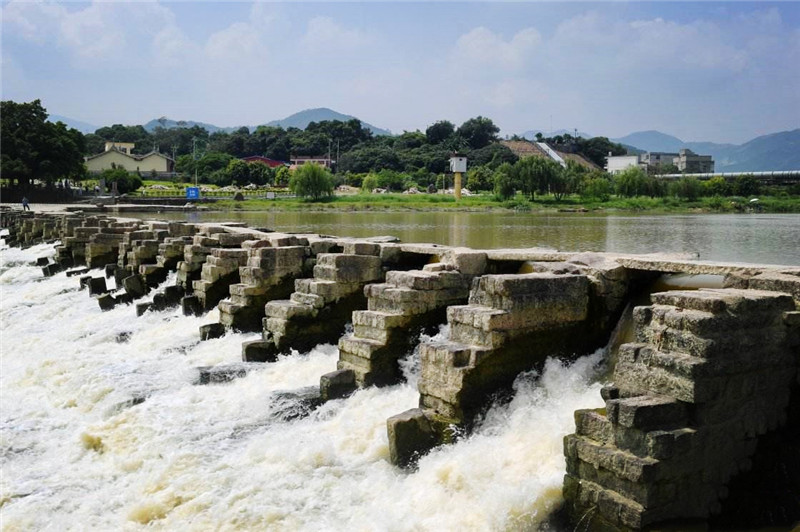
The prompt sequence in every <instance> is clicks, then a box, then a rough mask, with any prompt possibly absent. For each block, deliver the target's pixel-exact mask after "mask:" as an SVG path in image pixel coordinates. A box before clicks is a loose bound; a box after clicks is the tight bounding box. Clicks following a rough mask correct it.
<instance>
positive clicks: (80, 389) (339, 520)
mask: <svg viewBox="0 0 800 532" xmlns="http://www.w3.org/2000/svg"><path fill="white" fill-rule="evenodd" d="M49 249H50V250H52V246H51V247H50V248H49ZM46 252H47V248H46V247H39V248H38V249H37V248H29V249H27V250H24V251H20V250H18V249H4V250H3V251H2V254H1V256H2V264H3V266H2V267H0V290H2V297H1V298H0V326H1V327H2V329H1V330H2V339H1V340H2V360H1V365H2V368H1V369H2V371H1V372H0V390H1V391H2V409H1V411H0V460H1V461H2V473H3V474H2V478H1V479H0V512H1V513H2V515H1V517H2V526H3V528H4V529H6V530H36V529H46V528H55V529H59V530H62V529H63V530H69V529H98V530H108V529H115V530H118V529H123V530H137V529H141V528H145V527H147V528H156V529H161V530H176V529H181V530H209V529H216V530H253V529H271V530H352V529H355V530H454V529H469V530H517V529H525V528H535V526H536V524H537V523H539V522H540V521H541V520H542V519H544V518H545V517H546V515H547V513H548V512H549V511H550V510H551V509H552V508H554V507H555V506H556V505H557V504H558V503H559V502H560V497H561V482H562V478H563V474H564V458H563V454H562V449H561V439H562V437H563V435H564V434H567V433H569V432H572V431H573V430H574V423H573V420H572V419H573V418H572V413H573V411H574V410H575V409H578V408H587V407H592V406H597V405H599V404H601V403H602V401H601V400H600V395H599V391H598V390H599V384H592V380H593V378H594V376H595V375H596V367H595V366H596V364H597V363H598V362H599V361H600V358H601V356H600V355H599V354H597V355H594V356H592V357H587V358H585V359H582V360H581V361H579V362H577V363H575V364H573V365H572V366H569V367H567V366H564V365H562V364H560V363H559V362H557V361H553V360H551V361H548V363H547V365H546V367H545V368H544V370H543V372H542V374H541V376H538V375H533V374H529V375H525V376H523V377H521V378H520V379H518V381H517V383H516V385H515V388H516V393H515V395H514V398H513V400H512V401H511V402H510V403H508V404H505V405H502V406H496V407H494V408H492V409H490V410H489V412H488V413H487V415H486V417H485V419H484V421H483V422H482V424H481V425H480V426H479V427H478V429H477V430H476V432H475V433H474V434H473V435H472V436H470V437H468V438H464V439H462V440H461V441H459V442H458V443H457V444H454V445H450V446H447V447H443V448H441V449H439V450H437V451H435V452H433V453H431V454H430V455H428V456H426V457H424V458H423V459H422V460H421V461H420V464H419V469H418V470H417V471H415V472H413V473H406V472H402V471H400V470H398V469H396V468H394V467H393V466H391V465H390V464H389V463H388V455H389V450H388V441H387V437H386V419H387V418H388V417H390V416H392V415H394V414H397V413H400V412H402V411H404V410H406V409H408V408H413V407H415V406H416V405H417V401H418V394H417V392H416V386H415V385H409V384H404V385H398V386H393V387H388V388H382V389H374V388H371V389H365V390H360V391H358V392H357V393H355V394H354V395H353V396H351V397H349V398H347V399H342V400H336V401H332V402H329V403H327V404H325V405H324V406H322V407H321V408H319V409H317V410H316V411H314V412H313V413H312V414H311V415H309V416H307V417H305V418H300V419H295V420H293V421H284V420H283V418H282V417H281V416H280V412H281V410H282V408H283V407H284V406H286V405H285V404H283V403H285V402H286V401H291V399H287V398H286V397H285V396H282V395H280V394H276V392H279V391H285V390H296V389H298V388H303V387H307V386H313V385H316V384H318V382H319V377H320V375H322V374H324V373H326V372H328V371H332V370H334V369H335V367H336V360H337V351H336V348H335V347H334V346H319V347H318V348H316V349H314V350H312V351H311V352H310V353H308V354H304V355H296V356H287V357H282V358H281V359H280V360H279V361H278V362H276V363H274V364H265V365H263V366H262V367H259V368H257V369H255V370H254V371H251V372H250V373H249V374H248V375H247V376H246V377H244V378H241V379H237V380H235V381H233V382H230V383H226V384H220V385H210V386H196V385H194V384H193V382H194V381H195V379H196V377H197V372H196V370H195V369H194V368H195V367H197V366H202V365H215V364H228V363H233V362H238V361H239V360H240V353H241V343H242V342H244V341H247V340H251V339H254V338H256V337H257V336H256V335H254V334H228V335H226V336H224V337H222V338H219V339H215V340H210V341H207V342H199V334H198V327H199V326H200V325H201V324H204V323H209V322H212V321H216V320H217V314H216V311H214V312H212V313H210V314H209V315H206V316H204V317H202V318H195V317H186V316H183V315H181V314H180V312H179V311H178V310H173V311H165V312H155V313H154V312H147V313H145V314H144V315H143V316H142V317H140V318H136V317H135V312H134V310H133V308H132V307H131V306H126V305H122V306H119V307H117V308H115V309H113V310H111V311H109V312H101V311H100V309H99V307H98V305H97V303H96V301H94V300H93V299H92V298H90V297H89V296H88V294H87V293H86V292H85V291H79V290H78V281H77V279H76V278H67V277H66V275H65V274H64V273H60V274H57V275H55V276H53V277H51V278H46V279H45V278H43V277H42V275H41V270H40V268H37V267H35V266H31V265H29V264H30V263H31V262H32V261H34V260H35V259H36V258H37V257H39V256H43V255H44V254H45V253H46ZM24 264H27V265H24ZM92 273H93V274H94V275H99V274H100V271H99V270H98V271H95V272H92ZM167 282H171V280H168V281H167ZM444 332H445V333H446V330H445V331H444ZM440 334H441V333H440ZM423 340H430V339H429V338H428V339H423ZM404 369H405V371H406V374H407V375H408V376H410V377H411V378H412V381H413V379H414V376H415V375H416V370H415V359H414V357H413V356H412V357H409V359H408V360H407V361H406V362H405V363H404Z"/></svg>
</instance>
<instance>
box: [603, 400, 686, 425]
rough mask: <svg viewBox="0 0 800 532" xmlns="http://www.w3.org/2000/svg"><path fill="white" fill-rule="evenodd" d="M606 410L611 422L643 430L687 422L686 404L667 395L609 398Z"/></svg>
mask: <svg viewBox="0 0 800 532" xmlns="http://www.w3.org/2000/svg"><path fill="white" fill-rule="evenodd" d="M606 412H607V418H608V420H609V421H610V422H611V423H613V424H619V425H621V426H623V427H627V428H635V429H639V430H643V431H649V430H656V429H660V430H668V429H675V428H679V427H685V426H687V424H688V423H689V415H688V412H687V410H686V405H685V404H684V403H681V402H680V401H677V400H675V399H673V398H672V397H667V396H659V395H643V396H639V397H628V398H625V399H611V400H608V401H606Z"/></svg>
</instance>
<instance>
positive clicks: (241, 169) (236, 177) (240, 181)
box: [225, 159, 250, 187]
mask: <svg viewBox="0 0 800 532" xmlns="http://www.w3.org/2000/svg"><path fill="white" fill-rule="evenodd" d="M225 172H226V173H227V174H228V179H229V180H230V182H231V183H232V184H234V185H237V186H240V187H243V186H245V185H247V184H248V183H250V165H249V164H247V162H245V161H243V160H241V159H231V160H230V162H228V166H227V167H225Z"/></svg>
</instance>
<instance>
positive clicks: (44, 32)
mask: <svg viewBox="0 0 800 532" xmlns="http://www.w3.org/2000/svg"><path fill="white" fill-rule="evenodd" d="M66 15H67V10H66V8H64V7H63V6H61V5H59V4H54V3H32V2H22V1H13V2H9V3H8V4H7V5H6V6H5V7H3V8H2V20H3V26H7V27H8V29H10V30H11V31H12V32H16V33H17V34H19V35H20V36H22V37H23V38H24V39H26V40H28V41H31V42H34V43H37V44H44V43H45V42H46V41H47V39H48V38H49V37H50V36H51V35H53V34H54V33H56V31H57V29H58V24H59V21H60V20H61V19H63V18H64V17H65V16H66ZM4 29H5V28H4Z"/></svg>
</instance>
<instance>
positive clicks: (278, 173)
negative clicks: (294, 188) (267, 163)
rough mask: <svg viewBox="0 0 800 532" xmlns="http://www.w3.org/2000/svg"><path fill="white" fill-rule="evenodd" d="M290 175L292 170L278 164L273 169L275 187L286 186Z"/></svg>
mask: <svg viewBox="0 0 800 532" xmlns="http://www.w3.org/2000/svg"><path fill="white" fill-rule="evenodd" d="M291 177H292V172H291V171H290V170H289V167H287V166H279V167H278V169H277V170H275V186H276V187H285V186H288V185H289V180H290V179H291Z"/></svg>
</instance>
